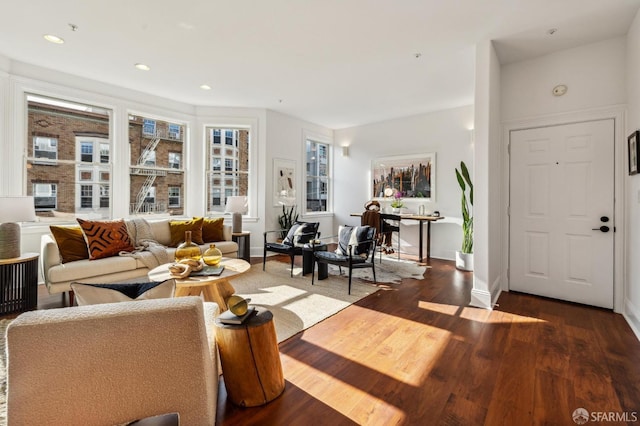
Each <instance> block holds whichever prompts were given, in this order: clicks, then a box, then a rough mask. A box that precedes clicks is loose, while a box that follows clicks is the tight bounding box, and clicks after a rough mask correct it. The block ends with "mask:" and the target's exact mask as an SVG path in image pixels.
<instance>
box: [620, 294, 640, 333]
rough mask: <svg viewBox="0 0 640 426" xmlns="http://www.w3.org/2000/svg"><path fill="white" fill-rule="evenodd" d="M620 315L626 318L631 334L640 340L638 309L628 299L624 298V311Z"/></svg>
mask: <svg viewBox="0 0 640 426" xmlns="http://www.w3.org/2000/svg"><path fill="white" fill-rule="evenodd" d="M622 316H623V317H624V319H625V320H627V323H628V324H629V327H631V331H633V334H635V335H636V338H637V339H638V340H640V309H638V307H637V306H635V305H634V304H633V303H631V301H630V300H629V299H625V300H624V312H623V313H622Z"/></svg>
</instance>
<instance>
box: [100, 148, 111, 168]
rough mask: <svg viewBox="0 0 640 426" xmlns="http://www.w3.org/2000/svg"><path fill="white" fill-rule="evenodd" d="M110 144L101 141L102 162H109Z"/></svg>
mask: <svg viewBox="0 0 640 426" xmlns="http://www.w3.org/2000/svg"><path fill="white" fill-rule="evenodd" d="M109 149H110V147H109V144H108V143H101V144H100V163H102V164H108V163H109Z"/></svg>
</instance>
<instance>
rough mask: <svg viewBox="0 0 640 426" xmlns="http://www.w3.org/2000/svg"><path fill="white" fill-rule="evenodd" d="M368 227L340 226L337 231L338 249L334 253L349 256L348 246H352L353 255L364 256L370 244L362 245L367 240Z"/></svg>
mask: <svg viewBox="0 0 640 426" xmlns="http://www.w3.org/2000/svg"><path fill="white" fill-rule="evenodd" d="M369 228H370V226H346V225H345V226H341V227H340V228H339V229H338V248H337V249H336V253H338V254H341V255H343V256H348V255H349V246H353V251H352V252H351V253H352V254H353V255H359V256H366V255H367V250H368V249H369V245H370V244H371V243H370V242H368V243H364V244H363V243H362V242H363V241H365V240H367V239H368V238H367V237H368V235H369Z"/></svg>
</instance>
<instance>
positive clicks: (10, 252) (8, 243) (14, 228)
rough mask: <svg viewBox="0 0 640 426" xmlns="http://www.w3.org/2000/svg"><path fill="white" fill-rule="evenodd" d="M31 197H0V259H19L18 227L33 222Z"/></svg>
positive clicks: (33, 211) (33, 209) (33, 210)
mask: <svg viewBox="0 0 640 426" xmlns="http://www.w3.org/2000/svg"><path fill="white" fill-rule="evenodd" d="M35 220H36V211H35V208H34V205H33V197H0V259H13V258H16V257H20V225H19V224H18V223H16V222H33V221H35Z"/></svg>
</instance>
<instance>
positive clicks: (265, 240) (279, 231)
mask: <svg viewBox="0 0 640 426" xmlns="http://www.w3.org/2000/svg"><path fill="white" fill-rule="evenodd" d="M285 231H286V229H276V230H273V231H264V232H263V233H262V235H264V243H265V244H267V234H275V233H276V232H277V233H280V234H282V233H283V232H285Z"/></svg>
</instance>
